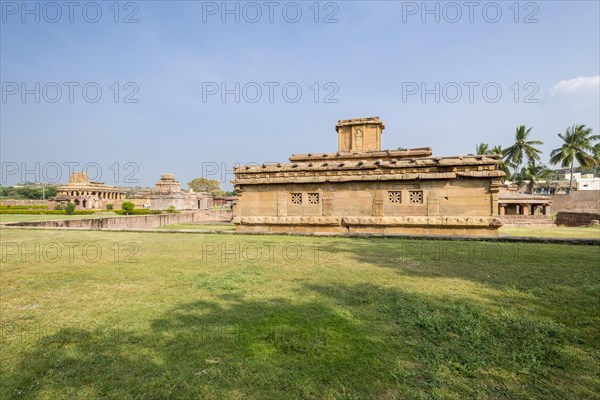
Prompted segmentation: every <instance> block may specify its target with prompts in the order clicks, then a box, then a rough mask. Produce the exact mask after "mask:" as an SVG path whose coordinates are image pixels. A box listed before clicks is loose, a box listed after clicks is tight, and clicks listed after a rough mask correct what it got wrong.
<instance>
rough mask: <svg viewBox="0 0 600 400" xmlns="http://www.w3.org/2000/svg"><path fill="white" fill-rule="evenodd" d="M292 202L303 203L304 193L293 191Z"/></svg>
mask: <svg viewBox="0 0 600 400" xmlns="http://www.w3.org/2000/svg"><path fill="white" fill-rule="evenodd" d="M292 204H302V193H292Z"/></svg>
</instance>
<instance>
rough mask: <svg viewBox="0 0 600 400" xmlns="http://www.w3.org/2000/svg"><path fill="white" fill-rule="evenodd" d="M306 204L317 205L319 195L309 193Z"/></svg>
mask: <svg viewBox="0 0 600 400" xmlns="http://www.w3.org/2000/svg"><path fill="white" fill-rule="evenodd" d="M308 204H319V193H309V194H308Z"/></svg>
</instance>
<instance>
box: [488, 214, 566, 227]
mask: <svg viewBox="0 0 600 400" xmlns="http://www.w3.org/2000/svg"><path fill="white" fill-rule="evenodd" d="M499 218H500V219H501V220H502V224H503V226H511V225H513V226H514V225H544V226H546V225H554V221H553V220H552V216H550V215H501V216H500V217H499Z"/></svg>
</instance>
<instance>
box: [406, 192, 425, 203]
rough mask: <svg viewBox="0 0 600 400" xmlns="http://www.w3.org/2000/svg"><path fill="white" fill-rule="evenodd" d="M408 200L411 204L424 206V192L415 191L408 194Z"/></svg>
mask: <svg viewBox="0 0 600 400" xmlns="http://www.w3.org/2000/svg"><path fill="white" fill-rule="evenodd" d="M408 198H409V200H410V204H422V203H423V192H422V191H420V190H414V191H410V192H408Z"/></svg>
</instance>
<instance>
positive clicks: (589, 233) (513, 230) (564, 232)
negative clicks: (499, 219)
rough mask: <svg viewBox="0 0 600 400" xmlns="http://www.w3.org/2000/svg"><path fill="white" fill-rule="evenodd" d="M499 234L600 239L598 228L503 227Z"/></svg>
mask: <svg viewBox="0 0 600 400" xmlns="http://www.w3.org/2000/svg"><path fill="white" fill-rule="evenodd" d="M499 233H500V235H504V236H534V237H557V238H583V239H600V226H583V227H568V226H550V227H536V226H503V227H502V228H500V232H499Z"/></svg>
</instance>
